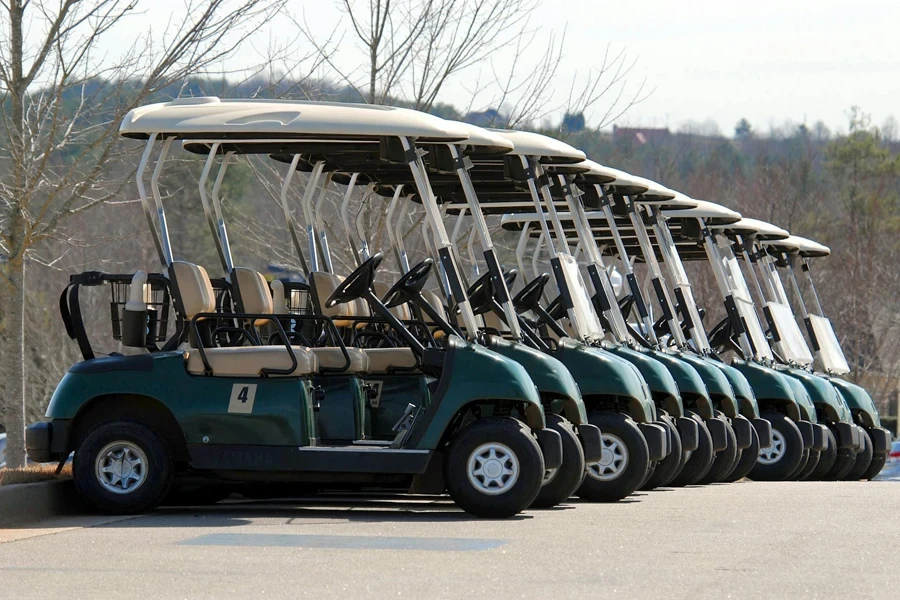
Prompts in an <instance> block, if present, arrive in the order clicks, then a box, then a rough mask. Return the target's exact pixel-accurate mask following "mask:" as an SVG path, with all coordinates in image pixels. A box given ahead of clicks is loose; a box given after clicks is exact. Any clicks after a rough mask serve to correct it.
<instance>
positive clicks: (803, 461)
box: [788, 448, 814, 481]
mask: <svg viewBox="0 0 900 600" xmlns="http://www.w3.org/2000/svg"><path fill="white" fill-rule="evenodd" d="M812 452H814V450H812V449H810V448H804V449H803V454H801V455H800V464H799V465H797V468H796V469H794V472H793V473H791V474H790V475H788V480H789V481H796V480H798V479H800V474H801V473H802V472H803V471H805V470H806V465H807V464H808V463H809V458H810V456H812Z"/></svg>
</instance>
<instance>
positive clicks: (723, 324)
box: [709, 317, 732, 348]
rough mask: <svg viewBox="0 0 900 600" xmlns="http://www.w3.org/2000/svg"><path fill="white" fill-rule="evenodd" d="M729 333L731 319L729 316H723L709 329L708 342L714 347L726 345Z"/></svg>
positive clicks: (730, 330) (729, 337)
mask: <svg viewBox="0 0 900 600" xmlns="http://www.w3.org/2000/svg"><path fill="white" fill-rule="evenodd" d="M731 335H732V326H731V319H730V318H729V317H725V318H724V319H722V320H721V321H719V322H718V323H716V325H715V327H713V328H712V329H710V330H709V343H710V345H711V346H713V347H714V348H723V347H725V346H726V345H728V341H729V340H730V339H731Z"/></svg>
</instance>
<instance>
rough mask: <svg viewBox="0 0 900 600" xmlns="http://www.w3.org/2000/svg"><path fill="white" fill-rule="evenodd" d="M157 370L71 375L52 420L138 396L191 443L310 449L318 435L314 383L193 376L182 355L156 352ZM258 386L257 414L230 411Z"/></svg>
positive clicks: (55, 400) (50, 410)
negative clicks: (237, 394) (100, 401)
mask: <svg viewBox="0 0 900 600" xmlns="http://www.w3.org/2000/svg"><path fill="white" fill-rule="evenodd" d="M151 356H152V358H153V362H152V370H149V371H131V370H129V371H108V372H96V373H78V372H75V373H73V372H69V373H67V374H66V375H65V377H63V379H62V381H61V382H60V383H59V385H58V386H57V388H56V391H55V392H53V397H52V398H51V399H50V405H49V406H48V407H47V417H49V418H54V419H71V418H73V417H75V415H76V413H77V412H78V410H79V409H80V408H81V407H82V406H83V405H84V404H85V403H87V402H88V401H90V400H91V399H93V398H96V397H98V396H119V395H137V396H146V397H150V398H154V399H156V400H158V401H160V402H161V403H162V404H163V405H164V406H165V407H167V408H168V409H169V410H170V411H171V412H172V414H173V415H174V417H175V419H176V420H177V421H178V424H179V425H180V426H181V430H182V433H183V434H184V437H185V441H187V443H188V444H200V443H204V442H203V438H204V437H207V438H208V442H207V443H212V444H260V445H291V446H305V445H308V444H309V438H310V435H311V433H312V431H313V427H312V423H311V414H310V410H309V407H310V406H311V403H310V401H309V388H308V386H309V380H307V379H302V378H294V377H290V378H288V377H285V378H280V377H272V378H267V379H262V378H258V377H255V378H243V377H206V376H201V375H190V374H188V372H187V371H186V370H185V361H184V356H183V353H181V352H166V353H156V354H153V355H151ZM247 385H256V394H255V400H254V405H253V414H249V415H247V414H234V413H229V412H228V404H229V402H230V401H231V395H232V392H233V391H234V390H235V389H236V388H238V389H240V387H241V386H247Z"/></svg>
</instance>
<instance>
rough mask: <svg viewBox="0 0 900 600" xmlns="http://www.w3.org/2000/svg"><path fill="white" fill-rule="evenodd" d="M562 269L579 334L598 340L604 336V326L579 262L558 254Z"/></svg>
mask: <svg viewBox="0 0 900 600" xmlns="http://www.w3.org/2000/svg"><path fill="white" fill-rule="evenodd" d="M557 258H558V259H559V265H560V270H561V272H562V276H563V278H564V279H565V282H566V286H567V287H568V288H569V294H570V295H571V297H572V310H573V311H574V313H575V320H576V323H574V324H573V325H575V327H576V328H577V329H578V334H579V335H580V336H581V337H582V338H583V339H586V340H590V341H596V340H600V339H602V338H603V326H602V325H600V320H599V319H598V318H597V314H596V313H595V312H594V308H593V306H592V305H591V299H590V298H589V297H588V294H587V286H586V285H585V282H584V279H582V277H581V271H580V270H579V269H578V262H577V261H576V260H575V258H574V257H572V256H569V255H568V254H558V255H557Z"/></svg>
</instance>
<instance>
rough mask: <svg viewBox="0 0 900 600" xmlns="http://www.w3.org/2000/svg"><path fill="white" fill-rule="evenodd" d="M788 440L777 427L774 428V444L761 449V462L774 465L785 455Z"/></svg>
mask: <svg viewBox="0 0 900 600" xmlns="http://www.w3.org/2000/svg"><path fill="white" fill-rule="evenodd" d="M786 446H787V442H786V441H785V439H784V436H783V435H782V434H781V432H780V431H778V430H777V429H772V445H771V446H766V447H765V448H760V449H759V459H758V460H759V462H760V463H762V464H764V465H774V464H775V463H777V462H778V461H779V460H781V458H782V457H783V456H784V451H785V447H786Z"/></svg>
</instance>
